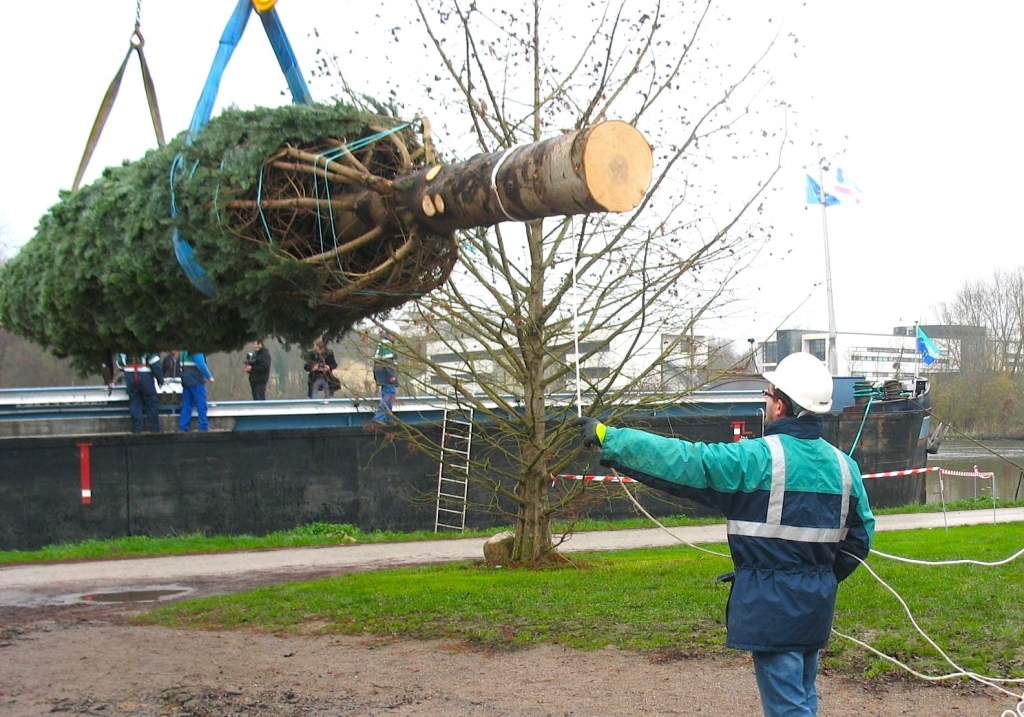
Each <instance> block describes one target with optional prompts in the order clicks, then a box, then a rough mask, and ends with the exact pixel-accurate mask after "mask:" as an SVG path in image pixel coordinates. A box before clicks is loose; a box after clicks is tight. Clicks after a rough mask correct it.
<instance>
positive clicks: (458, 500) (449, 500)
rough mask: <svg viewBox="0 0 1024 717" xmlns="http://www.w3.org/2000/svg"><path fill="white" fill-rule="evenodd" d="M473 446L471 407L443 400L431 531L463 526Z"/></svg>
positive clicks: (459, 528) (460, 529)
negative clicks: (435, 499) (435, 503)
mask: <svg viewBox="0 0 1024 717" xmlns="http://www.w3.org/2000/svg"><path fill="white" fill-rule="evenodd" d="M472 446H473V408H472V406H470V407H468V408H467V407H463V406H462V405H460V404H458V403H455V404H452V403H451V402H450V401H446V402H445V405H444V421H443V422H442V425H441V461H440V465H439V466H438V471H437V512H436V513H435V516H434V532H435V533H437V532H439V531H440V530H441V528H448V529H450V530H458V531H462V530H464V529H465V527H466V497H467V495H468V492H469V452H470V449H471V448H472Z"/></svg>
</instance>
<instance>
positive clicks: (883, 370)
mask: <svg viewBox="0 0 1024 717" xmlns="http://www.w3.org/2000/svg"><path fill="white" fill-rule="evenodd" d="M921 330H922V331H924V332H925V334H927V335H928V337H929V338H930V339H931V340H932V341H934V342H935V344H936V345H937V346H938V347H939V348H940V349H942V356H941V357H940V358H939V359H938V360H937V361H935V362H934V363H933V364H931V365H930V366H926V365H925V363H924V360H923V358H922V356H921V353H920V352H919V351H918V349H917V331H916V327H915V326H897V327H895V328H894V329H893V331H892V333H891V334H854V333H841V332H839V333H837V334H836V365H837V366H838V375H840V376H863V377H864V378H865V379H866V380H868V381H871V382H875V381H882V380H885V379H889V378H894V377H895V376H896V375H897V374H899V375H901V376H908V375H916V374H929V373H940V372H947V371H959V370H960V367H961V365H963V364H964V363H969V362H971V361H973V360H974V359H975V358H976V357H980V356H981V355H982V352H983V351H984V343H985V327H984V326H954V325H923V324H922V325H921ZM798 351H806V352H807V353H809V354H812V355H814V356H816V357H817V358H819V359H821V361H822V362H824V363H826V364H827V363H828V359H829V357H828V332H827V331H815V330H808V329H780V330H779V331H776V332H775V335H774V336H773V337H772V338H771V339H770V340H768V341H765V342H764V343H763V344H761V350H760V358H761V365H760V366H759V367H758V368H759V370H761V371H770V370H771V369H773V368H774V367H775V366H776V365H777V364H778V362H779V361H781V360H782V359H784V358H785V357H786V356H788V355H789V354H791V353H796V352H798Z"/></svg>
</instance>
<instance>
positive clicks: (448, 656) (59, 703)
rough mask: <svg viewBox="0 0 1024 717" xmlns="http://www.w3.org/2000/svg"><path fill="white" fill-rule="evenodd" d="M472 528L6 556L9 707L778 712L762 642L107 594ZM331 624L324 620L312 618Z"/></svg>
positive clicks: (422, 554)
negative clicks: (731, 647) (558, 630)
mask: <svg viewBox="0 0 1024 717" xmlns="http://www.w3.org/2000/svg"><path fill="white" fill-rule="evenodd" d="M1003 517H1004V516H1003V515H1002V514H1001V515H1000V519H1002V518H1003ZM1005 518H1006V519H1007V520H1021V515H1020V513H1019V512H1016V513H1007V514H1006V515H1005ZM940 519H941V517H940ZM988 519H991V513H989V514H988ZM915 520H919V519H915ZM900 527H917V526H916V525H915V526H909V525H908V526H900ZM634 532H635V533H637V534H636V535H634V536H622V535H619V536H616V537H615V541H616V542H617V543H618V545H617V546H616V547H634V546H639V545H640V544H647V543H650V542H652V541H653V540H661V539H662V538H660V537H658V536H656V535H654V532H652V531H634ZM640 533H645V534H643V535H641V534H640ZM687 537H688V538H695V537H696V534H694V535H693V536H691V535H689V534H688V535H687ZM577 538H578V540H577V545H579V546H580V547H581V548H583V547H589V548H592V549H609V547H608V546H604V545H599V544H598V543H596V542H595V541H597V540H598V538H599V536H593V537H592V538H589V540H591V543H589V544H588V543H587V542H586V540H587V539H588V538H586V536H583V535H581V536H574V539H577ZM701 539H703V538H701ZM461 542H462V541H449V544H447V545H444V544H440V545H434V546H429V545H425V544H396V545H394V546H392V548H391V549H386V548H381V547H379V546H378V547H375V548H372V549H371V547H370V546H365V548H358V546H352V547H350V548H344V547H343V548H337V549H334V548H330V549H320V550H316V549H314V550H295V551H268V552H264V553H238V554H234V555H233V556H223V555H222V556H213V557H202V556H191V557H185V556H182V557H180V558H171V559H167V558H165V559H147V560H121V561H100V562H94V563H71V564H66V565H48V566H11V567H8V568H0V715H4V716H5V717H29V716H35V715H52V714H69V715H106V716H108V717H128V716H131V717H155V716H157V715H159V716H164V715H174V716H182V717H184V716H186V715H194V716H197V717H199V716H202V717H206V716H210V717H213V716H215V715H216V716H218V717H223V716H232V715H239V716H245V717H249V716H254V715H263V716H267V717H292V716H294V717H299V716H305V715H325V716H326V715H451V716H461V715H466V716H470V715H472V716H473V717H492V716H497V715H523V716H526V717H533V716H537V717H542V716H543V717H546V716H549V715H551V716H556V715H559V716H560V715H637V714H649V715H729V716H730V717H731V716H733V715H758V714H761V711H760V705H759V701H758V697H757V687H756V685H755V683H754V677H753V669H752V666H751V663H750V660H749V658H748V657H747V656H746V654H745V653H730V654H728V655H725V656H723V655H718V656H708V655H701V654H698V653H689V652H686V651H685V650H684V649H679V650H672V651H662V652H657V653H635V652H629V651H625V650H617V649H607V650H600V651H596V652H586V651H579V650H571V649H565V648H561V647H554V646H545V647H538V648H532V649H528V650H481V649H478V648H471V647H468V646H466V645H463V644H458V643H443V642H436V641H434V642H425V641H414V640H406V639H381V638H370V637H362V638H359V637H342V636H333V635H328V636H324V635H314V634H307V635H297V636H296V635H289V636H279V635H268V634H262V633H256V632H252V631H243V630H239V631H197V630H171V629H167V628H159V627H142V626H135V625H132V624H131V623H130V620H129V618H130V617H131V616H132V615H133V614H136V613H137V612H139V611H141V610H144V609H146V608H147V607H150V606H151V605H152V604H153V603H148V604H147V603H141V602H113V603H111V602H105V601H104V599H103V597H104V596H105V595H109V594H111V593H117V592H118V591H136V594H138V591H144V590H164V589H165V590H167V591H168V592H174V593H175V595H173V596H170V597H168V598H167V599H179V600H180V599H189V598H191V597H198V596H201V595H214V594H225V593H232V592H238V591H241V590H246V589H249V588H253V587H257V586H260V585H266V584H270V583H276V582H283V581H286V580H299V579H311V578H316V577H322V576H324V575H335V574H339V573H344V572H349V571H352V570H372V569H378V568H381V567H388V566H392V565H396V564H408V563H409V562H431V561H432V560H448V559H464V558H465V557H466V556H465V555H464V553H465V552H466V551H467V550H468V551H469V552H470V553H472V554H473V555H475V556H479V552H477V551H478V550H479V546H478V545H477V544H476V543H474V542H472V541H469V542H466V543H464V544H462V545H458V543H461ZM626 542H628V543H630V544H625V543H626ZM453 543H454V544H453ZM434 551H436V554H435V552H434ZM442 552H443V554H442ZM158 577H159V578H160V579H159V580H158V579H157V578H158ZM315 629H316V626H315V625H311V626H308V632H309V633H313V632H314V631H315ZM818 687H819V692H820V693H821V709H820V714H821V715H822V716H823V717H828V716H829V715H857V717H895V716H896V715H914V716H915V717H920V716H921V715H957V716H961V717H1000V716H1001V715H1002V714H1003V711H1004V710H1012V709H1013V707H1014V705H1013V700H1012V699H1010V698H1007V697H1005V696H1003V695H1001V694H1000V693H998V692H996V691H994V690H990V689H983V688H980V687H977V686H973V685H963V684H958V685H934V684H929V683H925V682H922V681H918V680H907V679H902V678H900V679H887V680H870V681H864V682H858V681H854V680H850V679H846V678H842V677H837V676H833V675H829V674H823V675H821V676H819V680H818Z"/></svg>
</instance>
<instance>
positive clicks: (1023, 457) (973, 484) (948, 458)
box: [927, 439, 1024, 503]
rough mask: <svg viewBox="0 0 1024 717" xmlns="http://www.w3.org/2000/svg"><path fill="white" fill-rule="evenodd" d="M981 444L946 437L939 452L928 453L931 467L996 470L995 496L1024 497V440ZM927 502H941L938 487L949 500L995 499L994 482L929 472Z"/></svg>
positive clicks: (969, 470)
mask: <svg viewBox="0 0 1024 717" xmlns="http://www.w3.org/2000/svg"><path fill="white" fill-rule="evenodd" d="M980 444H981V445H979V443H975V442H973V441H967V440H962V439H957V440H949V439H946V440H945V441H943V442H942V445H941V446H940V447H939V452H938V453H937V454H936V455H933V456H928V465H929V466H930V467H933V466H939V467H940V468H942V469H944V470H947V471H958V472H967V473H973V472H974V470H975V466H977V469H978V471H980V472H981V473H995V480H994V483H995V486H994V489H995V496H996V497H997V498H1004V499H1007V500H1014V499H1020V498H1024V477H1022V472H1024V441H1004V440H984V441H980ZM927 476H928V478H927V489H928V502H929V503H938V502H940V500H941V498H940V494H939V486H940V477H941V485H942V486H943V488H944V489H945V496H946V500H947V501H950V500H966V499H969V498H975V497H980V498H989V499H991V498H992V490H993V481H992V480H988V479H983V478H977V477H974V476H953V475H948V474H941V476H940V474H939V473H928V474H927Z"/></svg>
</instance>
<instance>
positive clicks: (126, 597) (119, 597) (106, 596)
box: [81, 588, 189, 602]
mask: <svg viewBox="0 0 1024 717" xmlns="http://www.w3.org/2000/svg"><path fill="white" fill-rule="evenodd" d="M187 592H189V589H188V588H173V589H171V588H165V589H162V590H116V591H113V592H102V593H100V592H96V593H86V594H85V595H82V598H81V599H82V602H156V601H157V600H163V599H164V598H171V597H180V596H182V595H184V594H185V593H187Z"/></svg>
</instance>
